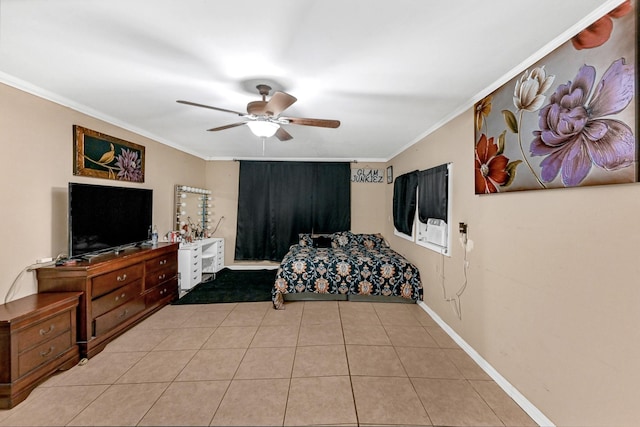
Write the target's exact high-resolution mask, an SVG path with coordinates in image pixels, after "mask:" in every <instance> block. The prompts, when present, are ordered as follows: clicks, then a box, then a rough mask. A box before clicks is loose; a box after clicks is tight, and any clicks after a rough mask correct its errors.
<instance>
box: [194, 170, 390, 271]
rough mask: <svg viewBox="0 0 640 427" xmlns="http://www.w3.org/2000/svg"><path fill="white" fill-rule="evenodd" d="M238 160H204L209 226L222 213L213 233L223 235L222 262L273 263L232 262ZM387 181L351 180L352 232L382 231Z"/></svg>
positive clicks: (214, 222) (235, 223)
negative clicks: (209, 193) (209, 195)
mask: <svg viewBox="0 0 640 427" xmlns="http://www.w3.org/2000/svg"><path fill="white" fill-rule="evenodd" d="M384 166H385V165H384V164H383V163H362V164H361V163H358V164H352V165H351V167H352V168H366V169H383V168H384ZM239 173H240V163H239V162H235V161H210V162H207V179H206V182H207V188H209V189H211V190H212V191H213V226H214V227H215V224H216V223H217V222H218V220H219V219H220V217H224V219H223V220H222V222H221V223H220V226H219V228H218V230H217V231H216V232H215V233H214V237H224V238H225V255H224V256H225V264H226V265H233V264H247V263H249V264H252V265H262V264H264V265H277V263H270V262H264V263H256V262H246V261H243V262H235V261H234V260H233V256H234V251H235V241H236V239H235V236H236V226H237V216H238V177H239ZM387 187H392V186H391V185H387V184H384V183H383V184H378V183H376V184H373V183H352V184H351V229H352V230H353V231H354V232H356V233H378V232H383V229H384V224H385V219H384V216H383V214H384V210H385V208H384V206H385V196H386V190H387Z"/></svg>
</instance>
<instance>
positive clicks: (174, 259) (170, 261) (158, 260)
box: [145, 252, 178, 274]
mask: <svg viewBox="0 0 640 427" xmlns="http://www.w3.org/2000/svg"><path fill="white" fill-rule="evenodd" d="M169 266H174V268H175V269H176V271H178V270H177V268H178V267H177V266H178V254H177V253H176V252H171V253H168V254H164V255H160V256H158V257H155V258H151V259H150V260H147V261H146V262H145V269H146V272H147V274H149V273H150V272H152V271H157V270H164V269H165V268H167V267H169Z"/></svg>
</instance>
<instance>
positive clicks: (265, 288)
mask: <svg viewBox="0 0 640 427" xmlns="http://www.w3.org/2000/svg"><path fill="white" fill-rule="evenodd" d="M277 272H278V270H277V269H271V270H230V269H228V268H224V269H222V270H220V271H219V272H218V273H217V274H216V278H215V279H214V280H210V281H206V282H202V283H199V284H197V285H196V286H194V287H193V289H191V291H189V292H188V293H187V294H186V295H185V296H183V297H182V298H180V299H179V300H177V301H175V302H173V304H177V305H179V304H212V303H216V302H250V301H271V289H272V288H273V282H274V281H275V279H276V273H277Z"/></svg>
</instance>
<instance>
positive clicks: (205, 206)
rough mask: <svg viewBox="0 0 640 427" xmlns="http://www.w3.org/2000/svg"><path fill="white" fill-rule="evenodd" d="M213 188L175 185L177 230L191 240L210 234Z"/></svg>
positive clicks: (184, 237)
mask: <svg viewBox="0 0 640 427" xmlns="http://www.w3.org/2000/svg"><path fill="white" fill-rule="evenodd" d="M211 201H212V197H211V190H207V189H204V188H197V187H190V186H188V185H180V184H178V185H176V186H175V212H174V216H175V219H176V222H175V230H176V231H179V232H180V234H181V235H182V237H183V239H185V240H187V241H191V240H194V239H202V238H206V237H208V236H209V233H210V232H211V205H212V204H211Z"/></svg>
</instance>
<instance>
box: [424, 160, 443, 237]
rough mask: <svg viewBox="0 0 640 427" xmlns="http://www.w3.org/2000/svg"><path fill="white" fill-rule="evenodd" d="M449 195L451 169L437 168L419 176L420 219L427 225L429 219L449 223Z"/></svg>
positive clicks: (425, 171)
mask: <svg viewBox="0 0 640 427" xmlns="http://www.w3.org/2000/svg"><path fill="white" fill-rule="evenodd" d="M448 194H449V169H448V168H447V165H446V164H444V165H440V166H436V167H433V168H430V169H427V170H423V171H420V172H419V174H418V218H420V222H423V223H425V224H426V223H427V220H428V219H429V218H437V219H442V220H444V221H447V222H448V218H447V200H448V198H449V197H448Z"/></svg>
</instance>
